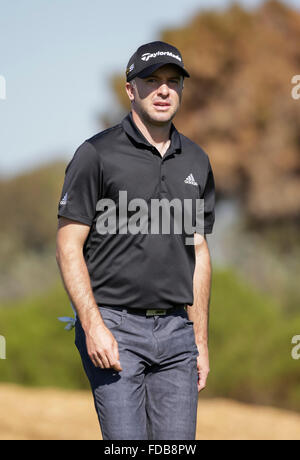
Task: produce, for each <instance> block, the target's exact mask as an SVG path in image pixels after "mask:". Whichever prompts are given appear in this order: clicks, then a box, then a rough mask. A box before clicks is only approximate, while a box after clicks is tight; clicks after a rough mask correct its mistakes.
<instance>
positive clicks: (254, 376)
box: [207, 271, 300, 410]
mask: <svg viewBox="0 0 300 460" xmlns="http://www.w3.org/2000/svg"><path fill="white" fill-rule="evenodd" d="M294 311H295V310H294ZM299 333H300V313H299V311H297V313H296V311H295V312H294V313H293V314H287V313H286V312H285V310H284V309H282V308H281V306H280V305H279V304H278V303H277V302H276V301H274V300H272V299H270V298H268V297H267V296H266V295H263V294H261V293H259V292H257V291H255V290H254V289H252V288H250V287H249V286H248V285H247V284H246V282H245V281H243V280H241V279H239V278H238V277H237V275H236V274H234V273H233V272H230V271H223V272H221V271H219V272H215V273H214V278H213V289H212V300H211V327H210V337H211V339H210V361H211V362H210V365H211V373H210V376H209V380H208V387H207V395H216V394H217V395H219V396H225V397H231V398H235V399H240V400H243V401H248V402H254V403H260V404H275V405H278V406H283V407H288V408H290V409H297V410H299V409H300V404H299V401H300V387H299V383H300V372H299V366H300V362H299V361H296V360H293V359H292V357H291V350H292V345H291V340H292V337H293V336H294V335H297V334H299Z"/></svg>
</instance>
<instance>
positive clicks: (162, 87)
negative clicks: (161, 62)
mask: <svg viewBox="0 0 300 460" xmlns="http://www.w3.org/2000/svg"><path fill="white" fill-rule="evenodd" d="M157 92H158V94H162V95H163V96H167V95H168V94H169V87H168V85H167V84H166V83H162V84H161V85H160V87H159V88H158V90H157Z"/></svg>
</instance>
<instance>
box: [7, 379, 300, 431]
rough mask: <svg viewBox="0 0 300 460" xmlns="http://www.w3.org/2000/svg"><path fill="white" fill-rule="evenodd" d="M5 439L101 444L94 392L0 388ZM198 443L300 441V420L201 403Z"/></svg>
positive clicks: (240, 406) (237, 405) (220, 403)
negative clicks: (199, 441)
mask: <svg viewBox="0 0 300 460" xmlns="http://www.w3.org/2000/svg"><path fill="white" fill-rule="evenodd" d="M0 407H1V412H0V439H2V440H4V439H16V440H17V439H18V440H19V439H28V440H29V439H31V440H32V439H33V440H48V439H52V440H54V439H58V440H59V439H70V440H79V439H80V440H81V439H82V440H88V439H96V440H97V439H101V435H100V430H99V428H98V420H97V416H96V413H95V410H94V406H93V400H92V396H91V394H90V392H86V391H64V390H58V389H37V388H24V387H19V386H17V385H10V384H9V385H8V384H7V385H1V386H0ZM197 439H206V440H210V439H225V440H232V439H234V440H237V439H242V440H248V439H250V440H255V439H266V440H288V439H294V440H300V415H298V414H296V413H293V412H289V411H285V410H280V409H274V408H271V407H261V406H251V405H247V404H242V403H237V402H235V401H230V400H225V399H210V400H203V399H202V400H201V399H200V402H199V410H198V425H197Z"/></svg>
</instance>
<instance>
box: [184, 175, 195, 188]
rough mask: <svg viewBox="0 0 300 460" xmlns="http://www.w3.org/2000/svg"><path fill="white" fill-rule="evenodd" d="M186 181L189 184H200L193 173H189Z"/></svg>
mask: <svg viewBox="0 0 300 460" xmlns="http://www.w3.org/2000/svg"><path fill="white" fill-rule="evenodd" d="M184 182H185V183H186V184H189V185H196V186H198V183H197V182H196V181H195V179H194V176H193V174H192V173H191V174H189V175H188V176H187V178H186V179H185V180H184Z"/></svg>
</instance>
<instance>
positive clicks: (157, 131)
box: [131, 110, 171, 156]
mask: <svg viewBox="0 0 300 460" xmlns="http://www.w3.org/2000/svg"><path fill="white" fill-rule="evenodd" d="M131 113H132V118H133V121H134V122H135V124H136V126H137V127H138V128H139V130H140V131H141V133H142V134H143V136H144V137H145V138H146V139H147V141H148V142H150V144H152V145H154V147H156V148H157V150H158V151H159V152H160V154H161V155H162V156H163V155H164V154H165V152H166V151H167V150H168V148H169V145H170V143H171V140H170V130H171V121H169V122H168V123H166V124H165V125H162V126H155V125H152V124H150V123H145V122H144V120H142V119H141V117H140V116H139V114H138V113H137V112H136V111H135V110H131Z"/></svg>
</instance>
